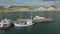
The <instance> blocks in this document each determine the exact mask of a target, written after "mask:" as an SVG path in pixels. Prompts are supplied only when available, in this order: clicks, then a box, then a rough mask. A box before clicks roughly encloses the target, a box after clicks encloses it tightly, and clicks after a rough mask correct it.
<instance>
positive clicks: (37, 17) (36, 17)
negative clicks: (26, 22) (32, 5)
mask: <svg viewBox="0 0 60 34" xmlns="http://www.w3.org/2000/svg"><path fill="white" fill-rule="evenodd" d="M33 19H34V20H35V19H45V17H40V16H35V17H34V18H33Z"/></svg>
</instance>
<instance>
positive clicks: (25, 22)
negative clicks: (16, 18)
mask: <svg viewBox="0 0 60 34" xmlns="http://www.w3.org/2000/svg"><path fill="white" fill-rule="evenodd" d="M20 17H21V18H22V15H21V14H20ZM14 25H15V26H16V27H25V26H32V25H34V23H33V22H32V12H31V18H30V19H29V20H25V21H20V22H18V23H17V22H15V23H14Z"/></svg>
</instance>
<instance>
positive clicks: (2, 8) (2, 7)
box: [0, 6, 5, 19]
mask: <svg viewBox="0 0 60 34" xmlns="http://www.w3.org/2000/svg"><path fill="white" fill-rule="evenodd" d="M0 10H1V12H2V19H4V18H5V17H4V6H0Z"/></svg>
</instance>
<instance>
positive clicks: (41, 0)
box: [0, 0, 60, 6]
mask: <svg viewBox="0 0 60 34" xmlns="http://www.w3.org/2000/svg"><path fill="white" fill-rule="evenodd" d="M0 5H4V6H44V5H48V6H51V5H60V0H0Z"/></svg>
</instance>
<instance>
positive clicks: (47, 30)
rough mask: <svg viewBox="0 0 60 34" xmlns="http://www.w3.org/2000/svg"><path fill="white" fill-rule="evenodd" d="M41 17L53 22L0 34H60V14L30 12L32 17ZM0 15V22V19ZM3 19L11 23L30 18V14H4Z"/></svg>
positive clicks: (2, 31)
mask: <svg viewBox="0 0 60 34" xmlns="http://www.w3.org/2000/svg"><path fill="white" fill-rule="evenodd" d="M36 15H38V16H43V17H46V18H47V17H49V18H53V20H54V21H53V22H48V23H38V24H36V25H34V26H30V27H20V28H12V29H6V30H0V34H60V12H57V11H56V12H52V11H51V12H32V16H33V17H34V16H36ZM2 17H3V16H2V13H0V21H1V20H2V19H3V18H2ZM4 17H5V18H8V19H11V20H13V21H15V20H17V19H20V18H23V19H28V18H30V17H31V12H20V13H19V12H6V13H4Z"/></svg>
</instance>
